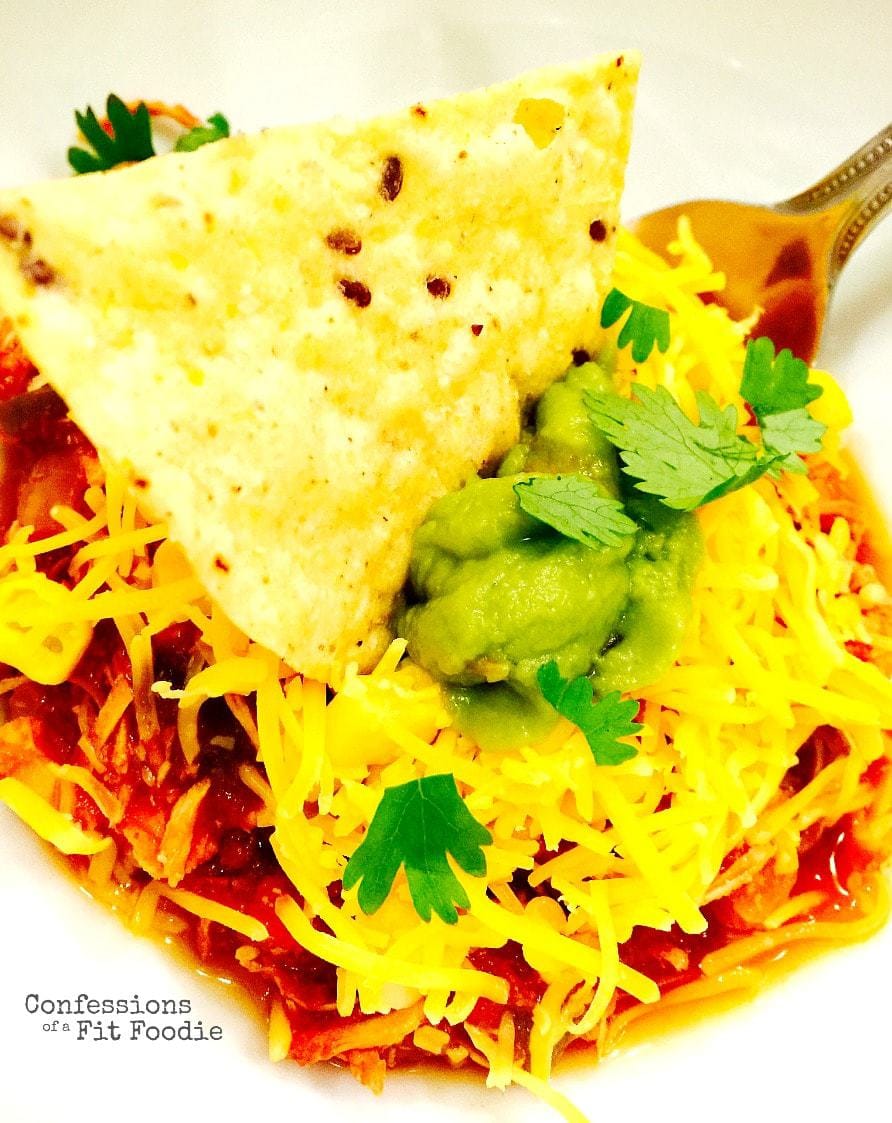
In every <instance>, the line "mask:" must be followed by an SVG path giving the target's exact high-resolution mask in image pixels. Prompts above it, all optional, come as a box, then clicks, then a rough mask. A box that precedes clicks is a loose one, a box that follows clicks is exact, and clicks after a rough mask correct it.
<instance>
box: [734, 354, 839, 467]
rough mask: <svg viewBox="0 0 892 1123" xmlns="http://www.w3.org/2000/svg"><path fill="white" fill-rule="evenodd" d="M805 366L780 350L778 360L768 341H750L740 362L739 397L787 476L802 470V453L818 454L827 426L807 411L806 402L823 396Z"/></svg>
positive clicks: (765, 443) (791, 355)
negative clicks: (749, 411)
mask: <svg viewBox="0 0 892 1123" xmlns="http://www.w3.org/2000/svg"><path fill="white" fill-rule="evenodd" d="M808 375H809V370H808V365H807V364H806V363H804V362H803V361H802V359H797V358H796V357H795V355H793V353H792V351H789V350H788V349H786V348H784V350H783V351H781V352H780V353H779V354H778V355H777V357H775V354H774V344H773V343H772V342H771V340H770V339H768V338H765V337H762V338H761V339H754V340H751V341H750V343H749V344H748V345H747V349H746V358H745V360H744V364H743V379H742V380H741V383H740V396H741V397H742V398H743V399H744V401H746V402H748V403H749V406H750V409H752V411H753V415H754V416H755V418H756V420H757V421H758V423H759V428H760V430H761V433H762V441H763V443H764V445H765V448H766V449H768V450H769V451H770V452H771V453H774V454H777V455H780V456H782V458H783V459H782V461H781V465H780V466H781V467H783V468H784V469H785V470H786V471H788V472H798V473H800V474H801V473H804V472H805V465H804V463H803V462H802V460H801V459H800V457H799V453H802V452H818V451H820V448H821V439H822V437H823V436H824V433H825V432H826V430H827V426H826V425H824V424H823V423H822V422H820V421H817V420H816V419H815V418H814V417H812V416H811V414H810V413H809V412H808V406H809V404H810V403H811V402H813V401H815V399H816V398H819V397H820V396H821V394H822V393H823V392H824V391H823V388H822V387H821V386H816V385H815V384H814V383H813V382H809V381H808Z"/></svg>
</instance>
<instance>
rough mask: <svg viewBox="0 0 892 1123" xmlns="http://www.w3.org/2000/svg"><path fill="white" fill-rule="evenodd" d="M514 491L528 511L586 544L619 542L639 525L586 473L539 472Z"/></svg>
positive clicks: (595, 544) (529, 513)
mask: <svg viewBox="0 0 892 1123" xmlns="http://www.w3.org/2000/svg"><path fill="white" fill-rule="evenodd" d="M514 492H515V494H516V495H517V499H518V502H519V503H520V506H521V508H522V509H523V510H524V511H526V513H527V514H528V515H532V516H533V518H534V519H538V520H539V522H543V523H545V524H546V525H548V526H550V527H553V528H554V529H555V530H556V531H558V533H559V534H563V535H564V537H565V538H573V539H575V541H577V542H582V543H584V544H585V545H586V546H592V547H595V548H597V547H600V546H616V545H618V544H619V542H621V541H622V539H623V538H626V537H627V536H628V535H630V534H634V533H635V531H636V530H637V529H638V525H637V523H634V522H632V520H631V519H630V518H629V517H628V515H626V514H624V513H623V505H622V503H619V502H618V501H617V500H616V499H610V498H608V497H607V496H605V495H604V493H603V491H602V489H601V488H600V487H599V486H598V485H597V484H596V483H593V482H592V481H591V480H588V479H586V478H585V476H575V475H566V476H535V477H533V478H532V479H529V480H521V481H519V482H518V483H516V484H515V485H514Z"/></svg>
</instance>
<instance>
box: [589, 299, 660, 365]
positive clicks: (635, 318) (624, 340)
mask: <svg viewBox="0 0 892 1123" xmlns="http://www.w3.org/2000/svg"><path fill="white" fill-rule="evenodd" d="M629 308H631V310H632V311H631V312H630V313H629V318H628V319H627V320H626V322H625V323H624V324H623V326H622V329H621V330H620V333H619V338H618V339H617V344H618V345H619V346H620V347H625V346H627V344H629V343H631V344H632V358H633V359H634V360H635V362H636V363H643V362H644V360H645V359H646V358H647V356H648V355H649V354H650V353H651V351H653V349H654V346H656V347H657V348H658V349H659V350H660V351H661V352H663V353H664V354H665V352H666V350H667V349H668V347H669V313H668V312H667V311H666V310H665V309H664V308H654V307H653V306H652V305H650V304H643V303H642V302H641V301H640V300H632V298H631V297H629V296H626V294H625V293H624V292H621V291H620V290H619V289H611V290H610V292H609V293H608V294H607V297H606V299H605V301H604V304H603V306H602V308H601V327H602V328H609V327H612V326H613V325H614V324H615V323H616V322H617V320H619V318H620V317H621V316H622V315H623V313H624V312H625V311H626V310H627V309H629Z"/></svg>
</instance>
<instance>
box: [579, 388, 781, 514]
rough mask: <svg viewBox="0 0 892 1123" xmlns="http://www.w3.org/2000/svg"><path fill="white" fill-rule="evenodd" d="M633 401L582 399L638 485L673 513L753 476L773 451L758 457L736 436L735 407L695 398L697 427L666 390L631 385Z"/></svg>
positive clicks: (753, 447) (733, 488) (762, 470)
mask: <svg viewBox="0 0 892 1123" xmlns="http://www.w3.org/2000/svg"><path fill="white" fill-rule="evenodd" d="M635 394H636V398H635V399H629V398H622V397H620V395H619V394H613V393H607V394H596V393H593V392H592V391H588V392H587V393H586V395H585V404H586V407H587V408H588V411H589V414H590V415H591V417H592V420H593V421H594V423H595V424H596V425H597V426H598V428H599V429H600V430H601V431H602V432H603V433H604V435H605V436H606V437H607V439H608V440H609V441H610V442H611V443H612V444H614V445H615V446H616V447H617V448H618V449H619V454H620V458H621V460H622V462H623V466H624V469H625V471H626V472H627V473H628V475H630V476H634V477H635V478H636V479H637V480H638V484H637V487H638V489H639V490H640V491H646V492H648V493H649V494H651V495H656V496H658V497H659V498H660V499H662V501H663V502H664V503H665V504H666V506H667V507H672V508H674V509H675V510H677V511H693V510H694V509H695V508H696V507H702V506H703V505H704V504H705V503H709V502H711V501H712V500H713V499H719V498H720V497H721V496H723V495H728V494H729V493H730V492H732V491H737V490H738V488H741V487H746V485H747V484H750V483H752V482H753V481H754V480H757V479H758V478H759V477H760V476H761V475H763V474H764V473H765V472H766V471H767V470H768V469H769V468H770V467H771V466H772V465H773V464H775V463H777V461H778V460H779V459H781V457H779V456H760V453H759V449H758V448H757V446H756V445H754V444H753V443H752V442H751V441H748V440H747V439H746V437H741V436H738V435H737V410H736V409H735V408H734V406H726V408H725V409H721V408H720V407H719V406H718V404H717V403H716V402H715V400H714V399H713V398H711V397H710V396H709V394H706V393H700V394H698V395H697V405H698V408H699V411H700V420H699V423H698V424H696V425H695V424H694V422H693V421H691V420H690V418H689V417H688V416H687V414H685V413H684V411H683V410H682V408H681V406H679V404H678V403H677V402H676V400H675V399H674V398H673V397H672V395H671V394H670V393H669V391H668V390H666V389H665V387H663V386H658V387H657V388H656V389H655V390H651V389H650V388H649V387H648V386H636V387H635Z"/></svg>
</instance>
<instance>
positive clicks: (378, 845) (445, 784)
mask: <svg viewBox="0 0 892 1123" xmlns="http://www.w3.org/2000/svg"><path fill="white" fill-rule="evenodd" d="M491 842H492V835H491V834H490V833H489V831H488V830H487V829H486V828H485V827H484V826H481V824H480V823H478V822H477V820H476V819H475V818H474V817H473V815H471V813H470V811H468V809H467V807H466V806H465V804H464V801H463V800H462V798H461V796H460V795H459V792H458V788H457V787H456V786H455V778H454V776H453V775H452V773H451V772H445V773H443V774H442V775H438V776H427V777H424V778H423V779H421V780H410V781H409V782H408V783H407V784H400V785H399V786H398V787H393V788H387V789H386V790H385V792H384V795H383V797H382V799H381V802H380V803H379V804H378V808H377V810H376V811H375V814H374V816H373V817H372V821H371V823H370V824H369V829H368V831H367V832H366V836H365V838H364V839H363V841H362V843H361V845H360V846H359V847H357V849H356V850H355V852H354V853H353V856H352V857H351V858H350V861H349V862H348V863H347V867H346V869H345V870H344V888H345V889H352V888H353V886H354V885H356V883H357V882H361V884H360V886H359V907H360V908H361V909H362V911H363V912H364V913H366V915H370V914H371V913H373V912H377V911H378V909H379V908H380V907H381V906H382V905H383V904H384V902H385V901H386V900H387V897H388V894H389V893H390V890H391V888H392V887H393V882H394V878H395V877H396V875H397V873H398V872H399V868H400V866H405V867H406V877H407V879H408V882H409V892H410V893H411V894H412V903H413V904H414V905H415V910H416V912H417V913H418V915H419V916H420V917H421V919H422V920H425V921H427V920H430V918H431V912H432V911H433V912H435V913H436V914H437V916H439V917H440V919H441V920H444V921H445V922H446V923H447V924H455V922H456V921H457V920H458V913H457V912H456V910H455V906H456V905H458V906H459V907H460V908H467V907H468V905H469V904H470V902H469V900H468V895H467V893H465V891H464V889H463V888H462V885H461V882H460V881H459V880H458V878H457V877H456V876H455V874H454V873H453V871H452V869H451V868H450V866H449V862H448V861H447V858H446V855H447V853H449V854H451V855H452V856H453V858H454V859H455V860H456V862H457V863H458V864H459V865H460V866H461V868H462V869H463V870H464V871H465V872H466V873H469V874H472V875H473V876H474V877H483V875H484V874H485V873H486V858H485V857H484V854H483V851H482V850H481V849H480V847H481V846H486V845H488V844H489V843H491Z"/></svg>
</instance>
